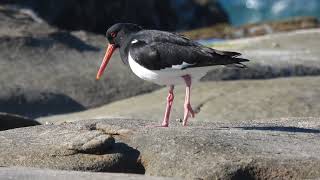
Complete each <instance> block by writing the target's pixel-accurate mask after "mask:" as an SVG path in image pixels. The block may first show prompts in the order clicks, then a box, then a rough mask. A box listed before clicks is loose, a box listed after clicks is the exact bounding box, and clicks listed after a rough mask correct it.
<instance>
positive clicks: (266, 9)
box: [219, 0, 320, 26]
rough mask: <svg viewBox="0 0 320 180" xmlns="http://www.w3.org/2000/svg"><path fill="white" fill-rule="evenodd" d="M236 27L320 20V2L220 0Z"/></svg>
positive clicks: (303, 0)
mask: <svg viewBox="0 0 320 180" xmlns="http://www.w3.org/2000/svg"><path fill="white" fill-rule="evenodd" d="M219 1H220V3H221V5H222V6H223V8H224V9H225V11H227V13H228V15H229V17H230V20H231V23H232V24H233V25H235V26H239V25H243V24H247V23H255V22H263V21H268V20H279V19H288V18H290V17H296V16H314V17H317V18H318V19H320V0H219Z"/></svg>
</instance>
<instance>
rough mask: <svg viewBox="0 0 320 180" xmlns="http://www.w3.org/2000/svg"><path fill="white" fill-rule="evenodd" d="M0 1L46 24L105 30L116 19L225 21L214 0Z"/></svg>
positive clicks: (164, 25) (185, 25)
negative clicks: (33, 15)
mask: <svg viewBox="0 0 320 180" xmlns="http://www.w3.org/2000/svg"><path fill="white" fill-rule="evenodd" d="M3 3H5V4H6V3H8V4H14V5H19V6H21V7H24V8H25V7H27V8H31V9H33V10H34V11H35V12H36V13H37V14H38V15H39V16H40V17H41V18H42V19H44V20H45V21H47V22H48V23H49V24H52V25H55V26H57V27H59V28H62V29H69V30H80V29H81V30H88V31H93V32H98V33H103V34H104V33H105V32H106V30H107V27H109V26H111V25H113V24H114V23H117V22H133V23H137V24H140V25H142V26H144V27H147V28H156V29H165V30H178V29H191V28H195V27H202V26H207V25H212V24H216V23H221V22H228V17H227V15H226V14H225V12H224V11H223V9H222V8H221V6H220V5H219V3H218V2H217V1H211V2H208V1H207V2H205V1H196V0H182V1H181V0H180V1H178V0H174V1H171V0H162V1H157V0H138V1H136V0H121V1H120V0H119V1H112V0H107V1H106V0H103V1H101V0H91V1H79V0H45V1H37V0H22V1H21V0H5V1H4V2H3Z"/></svg>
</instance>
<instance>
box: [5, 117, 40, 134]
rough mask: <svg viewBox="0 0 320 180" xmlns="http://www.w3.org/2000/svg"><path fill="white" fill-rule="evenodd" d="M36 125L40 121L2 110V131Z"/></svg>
mask: <svg viewBox="0 0 320 180" xmlns="http://www.w3.org/2000/svg"><path fill="white" fill-rule="evenodd" d="M36 125H40V123H38V122H37V121H34V120H31V119H28V118H26V117H22V116H18V115H14V114H8V113H1V112H0V131H3V130H8V129H14V128H20V127H27V126H36Z"/></svg>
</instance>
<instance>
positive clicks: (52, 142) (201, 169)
mask: <svg viewBox="0 0 320 180" xmlns="http://www.w3.org/2000/svg"><path fill="white" fill-rule="evenodd" d="M153 123H155V122H154V121H144V120H133V119H104V120H85V121H79V122H76V123H66V124H61V125H42V126H34V127H27V128H22V129H13V130H9V131H4V132H0V166H27V167H41V168H54V169H62V170H86V171H104V172H106V171H112V172H134V173H145V174H147V175H152V176H168V177H183V178H202V179H215V178H220V179H232V178H255V179H274V178H280V179H291V178H294V179H302V178H319V177H320V158H319V157H320V151H319V148H320V119H319V118H282V119H270V120H256V121H249V120H248V121H242V122H226V123H223V122H220V123H208V122H192V123H191V124H190V126H189V127H182V126H181V124H180V123H178V122H173V123H172V124H171V126H170V127H169V128H157V127H154V128H153V127H146V126H147V125H150V124H153ZM101 136H103V137H105V138H104V139H105V141H100V139H101ZM99 137H100V138H99ZM110 138H114V141H112V140H111V139H110ZM82 139H85V140H82ZM102 139H103V138H102ZM107 139H109V140H108V141H107ZM90 141H95V143H96V146H95V147H96V148H91V150H90V151H87V152H83V151H79V150H77V149H76V150H75V148H74V147H78V149H79V147H82V148H83V146H84V144H86V142H87V143H88V142H90ZM70 144H73V146H70ZM99 144H100V146H99ZM101 144H108V146H103V145H101ZM70 147H73V148H70ZM91 147H92V146H91ZM80 149H81V148H80Z"/></svg>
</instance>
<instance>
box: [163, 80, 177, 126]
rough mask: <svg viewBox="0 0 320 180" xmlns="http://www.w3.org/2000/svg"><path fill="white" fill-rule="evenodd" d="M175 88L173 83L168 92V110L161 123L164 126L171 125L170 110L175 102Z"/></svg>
mask: <svg viewBox="0 0 320 180" xmlns="http://www.w3.org/2000/svg"><path fill="white" fill-rule="evenodd" d="M173 89H174V86H173V85H171V86H170V88H169V94H168V97H167V106H166V112H165V113H164V118H163V122H162V124H161V126H162V127H168V126H169V119H170V112H171V107H172V103H173V99H174V95H173Z"/></svg>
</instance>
